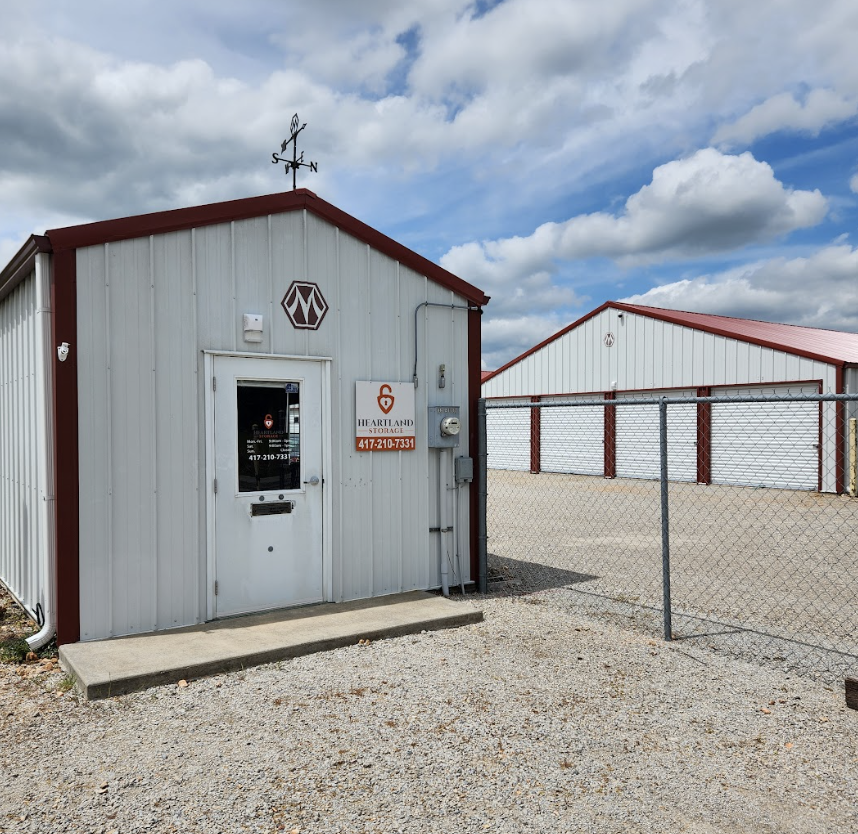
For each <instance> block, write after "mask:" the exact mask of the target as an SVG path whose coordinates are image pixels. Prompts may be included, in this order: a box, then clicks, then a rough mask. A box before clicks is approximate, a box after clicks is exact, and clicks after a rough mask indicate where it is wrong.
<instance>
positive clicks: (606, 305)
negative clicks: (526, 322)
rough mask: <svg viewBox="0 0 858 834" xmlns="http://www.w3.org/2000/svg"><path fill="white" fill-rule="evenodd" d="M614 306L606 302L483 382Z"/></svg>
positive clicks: (488, 375)
mask: <svg viewBox="0 0 858 834" xmlns="http://www.w3.org/2000/svg"><path fill="white" fill-rule="evenodd" d="M614 306H616V305H615V304H614V303H613V302H611V301H606V302H605V303H604V304H603V305H602V306H601V307H597V308H596V309H595V310H593V311H592V312H590V313H587V315H586V316H581V318H580V319H578V321H573V322H572V324H568V325H566V327H564V328H563V329H562V330H558V331H557V332H556V333H555V334H554V335H553V336H549V337H548V338H547V339H546V340H545V341H544V342H540V343H539V344H538V345H534V347H532V348H530V350H526V351H525V352H524V353H522V354H521V356H516V358H515V359H511V360H510V361H509V362H507V363H506V365H501V366H500V367H499V368H498V369H497V370H496V371H491V372H490V373H487V374H486V375H485V376H484V377H483V382H488V381H489V380H490V379H492V378H493V377H496V376H497V375H498V374H499V373H501V372H502V371H505V370H506V369H507V368H511V367H512V366H513V365H517V364H518V363H519V362H521V360H522V359H526V358H527V357H528V356H530V355H531V354H532V353H536V352H537V351H538V350H542V348H544V347H545V346H546V345H550V344H551V343H552V342H553V341H556V340H557V339H559V338H560V337H561V336H565V335H566V334H567V333H568V332H569V331H570V330H574V329H575V328H576V327H578V325H579V324H583V323H584V322H585V321H587V319H591V318H593V316H597V315H599V313H601V312H602V310H604V309H605V308H606V307H614Z"/></svg>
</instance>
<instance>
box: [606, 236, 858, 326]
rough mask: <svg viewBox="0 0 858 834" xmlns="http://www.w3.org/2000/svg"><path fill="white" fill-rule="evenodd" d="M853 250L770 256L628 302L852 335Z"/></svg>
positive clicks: (857, 255) (855, 314) (857, 301)
mask: <svg viewBox="0 0 858 834" xmlns="http://www.w3.org/2000/svg"><path fill="white" fill-rule="evenodd" d="M856 275H858V248H853V247H851V246H849V245H833V246H826V247H823V248H822V249H820V250H818V251H817V252H815V253H813V254H812V255H810V256H809V257H802V258H792V259H786V258H772V259H769V260H765V261H760V262H757V263H753V264H747V265H745V266H741V267H737V268H735V269H731V270H728V271H725V272H721V273H717V274H714V275H702V276H699V277H696V278H692V279H686V280H682V281H676V282H673V283H670V284H665V285H663V286H660V287H655V288H654V289H651V290H649V291H648V292H645V293H641V294H638V295H632V296H628V297H627V298H624V299H622V300H623V301H626V302H628V303H630V304H645V305H648V306H652V307H666V308H668V309H672V310H687V311H692V312H698V313H714V314H716V315H723V316H736V317H740V318H754V319H760V320H763V321H778V322H785V323H787V324H801V325H805V326H808V327H824V328H830V329H838V330H847V331H854V332H858V280H856Z"/></svg>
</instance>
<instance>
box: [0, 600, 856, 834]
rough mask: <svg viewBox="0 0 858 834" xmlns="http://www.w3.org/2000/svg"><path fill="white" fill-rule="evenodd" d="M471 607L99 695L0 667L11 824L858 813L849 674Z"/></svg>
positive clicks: (738, 826)
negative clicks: (245, 664) (796, 671)
mask: <svg viewBox="0 0 858 834" xmlns="http://www.w3.org/2000/svg"><path fill="white" fill-rule="evenodd" d="M459 604H461V605H473V604H476V605H479V606H480V607H482V608H483V610H484V613H485V620H484V622H482V623H479V624H476V625H471V626H466V627H463V628H459V629H454V630H450V631H441V632H434V633H423V634H420V635H416V636H411V637H403V638H397V639H391V640H384V641H379V642H374V643H371V644H370V645H355V646H352V647H349V648H345V649H339V650H336V651H333V652H328V653H324V654H319V655H315V656H310V657H303V658H298V659H296V660H292V661H288V662H283V663H277V664H273V665H270V666H264V667H259V668H255V669H249V670H247V671H245V672H242V673H234V674H229V675H223V676H220V677H213V678H208V679H204V680H193V681H190V682H189V685H188V686H187V687H177V686H169V687H162V688H159V689H154V690H150V691H148V692H145V693H139V694H134V695H129V696H123V697H119V698H115V699H111V700H107V701H99V702H93V703H86V702H81V701H80V700H78V698H77V697H76V696H75V695H74V694H73V693H70V694H65V695H59V694H57V692H56V690H55V687H56V686H57V685H58V683H59V682H60V680H61V678H62V673H60V672H51V671H43V672H36V673H34V675H33V677H26V674H27V668H28V667H26V666H25V667H13V666H9V665H3V666H0V716H2V738H0V809H2V810H0V831H4V832H6V831H8V832H34V833H35V832H66V831H67V832H75V834H78V832H90V831H92V832H102V833H103V834H106V833H107V832H120V834H131V832H156V833H157V832H173V831H175V832H244V831H248V832H273V831H288V832H295V831H298V832H384V833H385V834H389V832H397V831H401V832H415V834H416V833H417V832H419V833H420V834H425V832H484V831H495V832H522V831H534V832H557V831H576V832H606V833H607V832H629V831H647V832H671V834H673V832H683V831H685V832H707V833H708V832H754V833H755V834H757V832H796V834H798V832H807V834H811V833H812V834H820V832H828V831H848V830H855V828H856V825H858V809H857V808H856V803H855V796H856V795H858V732H856V730H858V713H856V712H855V711H851V710H848V709H847V708H846V707H845V701H844V696H843V692H842V688H837V687H831V688H830V687H826V686H825V685H823V684H822V683H821V682H814V681H811V680H808V679H806V678H802V677H797V676H794V675H793V676H790V675H789V674H787V673H785V672H782V671H778V670H776V669H769V668H762V667H759V666H755V665H752V664H749V663H746V662H742V661H740V660H736V659H733V658H730V657H727V656H724V655H718V654H715V653H712V652H708V651H705V650H702V649H699V648H696V647H688V646H682V645H678V644H675V643H674V644H665V643H663V642H660V641H656V640H651V639H649V638H647V637H646V636H643V635H641V634H640V633H638V632H634V631H628V630H622V629H621V628H619V627H617V626H616V625H614V624H612V623H611V622H607V621H604V620H602V619H597V618H592V617H589V616H587V615H586V614H583V613H581V612H578V611H573V610H570V609H569V608H567V607H564V605H563V600H562V593H561V591H559V590H557V591H555V590H546V591H542V592H538V593H534V594H530V595H525V596H511V597H502V596H497V597H491V596H490V597H479V596H476V597H468V598H467V599H465V600H460V601H459ZM30 668H31V670H35V669H36V668H40V667H38V665H37V664H33V665H32V667H30ZM19 673H20V674H19ZM22 675H24V676H22Z"/></svg>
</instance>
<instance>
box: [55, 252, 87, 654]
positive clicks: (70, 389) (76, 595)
mask: <svg viewBox="0 0 858 834" xmlns="http://www.w3.org/2000/svg"><path fill="white" fill-rule="evenodd" d="M51 309H52V310H53V315H52V316H51V322H52V323H51V336H52V341H53V344H54V345H59V344H61V343H62V342H68V343H69V345H71V350H70V351H69V355H68V358H67V359H66V360H65V362H60V361H58V359H57V357H56V354H54V356H53V357H52V361H53V363H54V383H53V409H54V427H55V428H54V466H55V468H54V471H55V473H56V475H55V490H54V494H55V499H56V500H55V507H56V535H57V557H56V558H57V644H58V645H60V646H62V645H63V644H65V643H76V642H77V641H78V640H80V515H79V494H78V490H79V486H78V474H79V473H78V388H77V353H78V351H77V347H78V343H77V256H76V253H75V251H74V250H66V251H63V252H56V253H54V256H53V272H52V275H51Z"/></svg>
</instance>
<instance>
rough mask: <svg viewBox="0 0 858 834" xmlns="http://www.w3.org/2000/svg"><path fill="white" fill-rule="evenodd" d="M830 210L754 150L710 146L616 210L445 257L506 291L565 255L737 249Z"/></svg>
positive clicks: (636, 257) (650, 256)
mask: <svg viewBox="0 0 858 834" xmlns="http://www.w3.org/2000/svg"><path fill="white" fill-rule="evenodd" d="M826 210H827V203H826V200H825V198H824V197H823V196H822V195H821V194H820V193H819V191H794V190H792V189H788V188H785V187H784V186H783V184H782V183H780V182H779V181H778V180H777V179H775V177H774V174H773V172H772V169H771V167H770V166H768V165H767V164H765V163H763V162H758V161H757V160H755V159H754V158H753V156H751V154H750V153H743V154H741V155H739V156H727V155H725V154H722V153H720V152H719V151H716V150H714V149H712V148H707V149H704V150H701V151H698V152H697V153H695V154H694V155H693V156H691V157H688V158H687V159H681V160H677V161H674V162H669V163H667V164H666V165H662V166H660V167H658V168H656V169H655V171H653V177H652V182H651V183H650V184H649V185H646V186H644V187H643V188H641V190H640V191H638V192H637V193H636V194H633V195H632V196H631V197H629V198H628V200H626V203H625V208H624V211H622V212H621V213H620V214H618V215H613V214H608V213H606V212H595V213H593V214H585V215H579V216H577V217H573V218H571V219H569V220H567V221H565V222H563V223H544V224H543V225H541V226H539V227H538V228H537V229H536V230H535V231H534V232H533V233H532V234H531V235H530V236H528V237H513V238H506V239H502V240H494V241H484V242H482V243H475V242H472V243H468V244H465V245H463V246H459V247H454V248H453V249H451V250H450V251H449V252H448V253H447V254H446V255H445V256H444V257H443V258H442V260H441V263H442V264H443V265H444V266H445V267H446V268H447V269H449V270H450V271H452V272H455V273H457V274H461V275H468V276H474V280H482V281H483V282H484V284H485V285H486V286H487V287H488V288H489V289H493V288H494V287H505V288H509V287H514V286H517V285H518V283H519V282H522V281H524V280H528V279H531V278H532V277H533V276H535V275H539V274H544V273H551V272H553V271H554V269H555V267H554V264H555V263H556V262H557V261H558V260H573V259H583V258H592V257H605V258H611V259H614V260H616V261H618V262H619V263H621V264H627V265H631V264H637V263H655V262H658V261H663V260H667V259H674V258H682V257H695V256H700V255H705V254H710V253H716V252H724V251H731V250H734V249H737V248H740V247H742V246H746V245H748V244H751V243H757V242H760V241H765V240H769V239H772V238H774V237H777V236H779V235H783V234H786V233H788V232H791V231H794V230H796V229H801V228H806V227H808V226H813V225H815V224H817V223H819V222H820V221H821V220H822V219H823V217H824V216H825V213H826Z"/></svg>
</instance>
